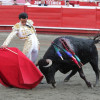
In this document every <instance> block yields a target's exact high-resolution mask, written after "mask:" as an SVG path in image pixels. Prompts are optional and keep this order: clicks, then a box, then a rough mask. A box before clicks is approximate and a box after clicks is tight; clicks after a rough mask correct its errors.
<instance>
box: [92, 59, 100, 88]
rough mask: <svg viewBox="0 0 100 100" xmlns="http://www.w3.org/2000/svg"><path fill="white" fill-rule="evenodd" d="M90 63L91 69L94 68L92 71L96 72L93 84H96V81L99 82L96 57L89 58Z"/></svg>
mask: <svg viewBox="0 0 100 100" xmlns="http://www.w3.org/2000/svg"><path fill="white" fill-rule="evenodd" d="M90 64H91V66H92V68H93V70H94V72H95V74H96V82H95V84H94V86H96V85H97V84H98V82H99V68H98V59H97V58H95V59H93V60H91V62H90Z"/></svg>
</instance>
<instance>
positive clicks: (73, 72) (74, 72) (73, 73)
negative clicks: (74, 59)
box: [64, 70, 77, 82]
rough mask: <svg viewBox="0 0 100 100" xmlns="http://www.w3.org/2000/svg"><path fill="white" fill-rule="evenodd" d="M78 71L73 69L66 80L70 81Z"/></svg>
mask: <svg viewBox="0 0 100 100" xmlns="http://www.w3.org/2000/svg"><path fill="white" fill-rule="evenodd" d="M76 73H77V70H72V72H71V73H70V74H69V75H68V76H67V77H66V78H65V79H64V82H68V81H69V80H70V78H71V77H72V76H73V75H75V74H76Z"/></svg>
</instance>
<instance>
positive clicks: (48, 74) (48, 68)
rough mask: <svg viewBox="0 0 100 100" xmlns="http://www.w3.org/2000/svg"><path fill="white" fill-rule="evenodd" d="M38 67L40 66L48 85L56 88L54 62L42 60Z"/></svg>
mask: <svg viewBox="0 0 100 100" xmlns="http://www.w3.org/2000/svg"><path fill="white" fill-rule="evenodd" d="M37 66H39V69H40V70H41V72H42V73H43V74H44V76H45V78H46V81H47V83H48V84H52V86H53V87H54V88H55V87H56V86H55V83H56V82H55V78H54V76H55V68H54V67H53V63H52V60H50V59H41V60H39V61H38V63H37Z"/></svg>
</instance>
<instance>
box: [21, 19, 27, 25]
mask: <svg viewBox="0 0 100 100" xmlns="http://www.w3.org/2000/svg"><path fill="white" fill-rule="evenodd" d="M20 22H21V24H22V25H23V26H25V25H26V22H27V18H25V19H23V18H21V19H20Z"/></svg>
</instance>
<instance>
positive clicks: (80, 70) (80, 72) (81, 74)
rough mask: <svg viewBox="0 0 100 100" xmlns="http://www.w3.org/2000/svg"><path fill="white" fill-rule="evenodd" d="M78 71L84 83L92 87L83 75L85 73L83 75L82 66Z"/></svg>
mask: <svg viewBox="0 0 100 100" xmlns="http://www.w3.org/2000/svg"><path fill="white" fill-rule="evenodd" d="M78 72H79V75H80V77H81V78H82V79H83V80H84V81H85V83H86V84H87V86H88V87H91V88H92V85H91V83H90V82H88V81H87V79H86V77H85V75H84V72H83V69H82V68H81V69H79V70H78Z"/></svg>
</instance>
